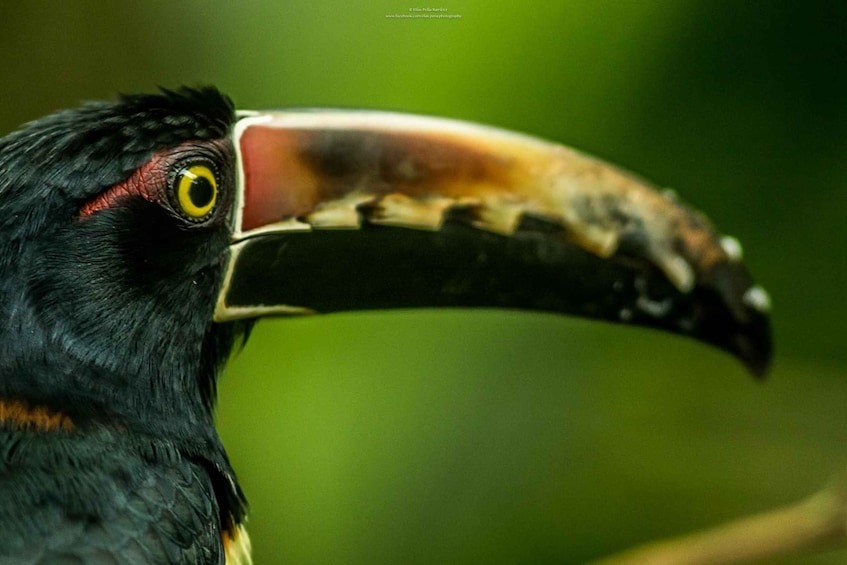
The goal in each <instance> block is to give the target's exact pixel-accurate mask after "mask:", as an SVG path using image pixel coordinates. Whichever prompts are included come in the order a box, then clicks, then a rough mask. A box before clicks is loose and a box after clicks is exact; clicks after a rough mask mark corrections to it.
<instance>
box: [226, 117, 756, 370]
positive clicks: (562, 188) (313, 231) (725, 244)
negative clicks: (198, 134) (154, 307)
mask: <svg viewBox="0 0 847 565" xmlns="http://www.w3.org/2000/svg"><path fill="white" fill-rule="evenodd" d="M233 142H234V144H235V148H236V154H237V159H238V164H237V180H236V184H237V187H236V196H235V204H234V214H233V235H232V237H233V240H232V246H231V253H230V258H229V263H228V265H227V269H226V275H225V280H224V282H223V287H222V291H221V295H220V299H219V301H218V304H217V309H216V313H215V317H216V320H217V321H229V320H235V319H240V318H253V317H259V316H265V315H270V314H310V313H318V312H333V311H340V310H363V309H384V308H410V307H423V306H431V307H445V306H462V307H503V308H521V309H530V310H545V311H552V312H561V313H566V314H574V315H578V316H585V317H589V318H598V319H603V320H609V321H613V322H622V323H629V324H636V325H642V326H650V327H654V328H660V329H664V330H668V331H671V332H675V333H679V334H684V335H688V336H691V337H694V338H696V339H699V340H701V341H704V342H707V343H709V344H711V345H714V346H717V347H719V348H721V349H724V350H726V351H729V352H730V353H732V354H734V355H736V356H737V357H738V358H740V359H741V360H742V361H743V362H744V363H745V364H746V365H747V367H748V368H749V369H750V370H751V371H752V372H753V373H754V374H756V375H762V374H764V372H765V371H766V369H767V366H768V362H769V359H770V355H771V338H770V324H769V319H768V298H767V294H766V293H765V292H764V291H763V290H762V289H761V288H760V287H758V286H756V285H754V284H753V282H752V280H751V278H750V276H749V274H748V273H747V270H746V269H745V268H744V266H743V265H742V263H741V253H740V246H739V245H738V243H737V241H736V240H734V239H733V238H730V237H721V236H719V235H718V234H717V233H716V232H715V231H714V229H713V228H712V227H711V225H710V224H709V222H708V221H707V220H706V219H705V218H704V217H703V216H702V215H701V214H699V213H698V212H696V211H694V210H692V209H690V208H688V207H686V206H684V205H683V204H681V203H679V202H678V201H677V199H676V197H675V196H674V195H673V193H672V192H671V191H665V192H661V193H660V192H657V191H656V190H655V189H654V187H652V186H650V185H648V184H647V183H645V182H644V181H642V180H640V179H638V178H635V177H633V176H632V175H630V174H627V173H625V172H622V171H620V170H618V169H616V168H614V167H612V166H610V165H608V164H606V163H603V162H601V161H598V160H596V159H593V158H591V157H588V156H586V155H583V154H580V153H578V152H576V151H573V150H571V149H568V148H566V147H563V146H561V145H556V144H552V143H548V142H545V141H542V140H539V139H535V138H532V137H528V136H525V135H520V134H515V133H510V132H507V131H503V130H498V129H494V128H489V127H483V126H478V125H473V124H469V123H463V122H458V121H452V120H446V119H438V118H427V117H420V116H411V115H403V114H394V113H386V112H369V111H324V110H314V111H294V112H270V113H243V114H242V115H241V117H240V119H239V121H238V122H237V123H236V125H235V127H234V130H233Z"/></svg>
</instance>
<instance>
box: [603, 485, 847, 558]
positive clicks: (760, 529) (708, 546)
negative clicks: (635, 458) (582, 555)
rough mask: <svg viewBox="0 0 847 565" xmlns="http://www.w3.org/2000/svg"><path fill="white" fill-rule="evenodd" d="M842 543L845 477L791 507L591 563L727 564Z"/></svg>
mask: <svg viewBox="0 0 847 565" xmlns="http://www.w3.org/2000/svg"><path fill="white" fill-rule="evenodd" d="M845 546H847V481H846V480H844V478H842V479H841V480H839V481H834V482H833V483H832V484H831V485H830V486H829V487H828V488H826V489H824V490H822V491H820V492H818V493H817V494H815V495H813V496H811V497H809V498H807V499H805V500H803V501H801V502H799V503H797V504H794V505H791V506H786V507H783V508H778V509H775V510H772V511H769V512H764V513H762V514H757V515H754V516H750V517H747V518H742V519H740V520H737V521H735V522H730V523H728V524H725V525H722V526H718V527H716V528H713V529H710V530H706V531H703V532H697V533H693V534H689V535H685V536H682V537H679V538H674V539H670V540H665V541H659V542H653V543H648V544H646V545H644V546H641V547H637V548H635V549H632V550H628V551H626V552H624V553H621V554H618V555H615V556H612V557H609V558H606V559H603V560H601V561H598V562H595V563H594V564H593V565H683V564H684V565H729V564H736V565H737V564H741V563H754V562H757V561H761V560H763V559H767V558H773V557H783V556H787V555H797V554H807V553H813V552H818V551H823V550H827V549H834V548H837V547H845Z"/></svg>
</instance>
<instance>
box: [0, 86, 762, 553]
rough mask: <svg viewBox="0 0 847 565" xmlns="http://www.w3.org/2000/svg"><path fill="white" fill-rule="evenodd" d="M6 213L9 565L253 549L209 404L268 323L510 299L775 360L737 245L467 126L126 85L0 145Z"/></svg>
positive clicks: (592, 170) (633, 182)
mask: <svg viewBox="0 0 847 565" xmlns="http://www.w3.org/2000/svg"><path fill="white" fill-rule="evenodd" d="M0 206H2V208H0V210H2V216H0V246H2V252H0V264H2V271H0V272H1V273H2V274H1V275H0V333H1V334H2V337H0V372H2V377H0V513H2V515H0V563H54V562H61V563H118V562H120V563H223V562H227V563H237V562H239V560H241V562H246V560H248V559H249V555H248V551H249V549H248V542H247V538H246V535H245V534H243V533H242V529H241V526H242V523H243V518H244V514H245V499H244V496H243V494H242V491H241V490H240V488H239V486H238V482H237V480H236V478H235V474H234V472H233V470H232V468H231V466H230V463H229V461H228V460H227V456H226V453H225V451H224V449H223V447H222V445H221V443H220V440H219V438H218V435H217V434H216V432H215V429H214V424H213V408H214V403H215V386H216V379H217V377H218V373H219V371H220V369H221V367H222V365H223V364H224V362H225V361H226V359H227V356H228V355H229V354H230V352H231V350H232V349H233V346H234V344H235V343H236V342H237V341H238V340H239V338H240V337H243V336H245V335H246V334H247V333H248V332H249V330H250V328H251V326H252V324H253V323H254V320H255V319H256V318H258V317H261V316H265V315H269V314H280V315H286V314H311V313H318V312H333V311H340V310H356V309H382V308H398V307H402V308H407V307H424V306H434V307H447V306H456V307H498V308H519V309H527V310H542V311H552V312H560V313H565V314H573V315H577V316H584V317H589V318H597V319H602V320H608V321H611V322H621V323H626V324H633V325H640V326H649V327H653V328H659V329H663V330H667V331H670V332H674V333H678V334H683V335H687V336H691V337H694V338H695V339H698V340H701V341H703V342H706V343H708V344H711V345H713V346H716V347H718V348H721V349H723V350H726V351H728V352H730V353H731V354H733V355H735V356H736V357H738V358H739V359H740V360H741V361H742V362H743V363H744V364H746V366H747V367H748V368H749V369H750V370H751V371H752V372H753V373H754V374H755V375H763V374H764V373H765V371H766V369H767V367H768V362H769V358H770V354H771V341H770V329H769V321H768V320H769V319H768V298H767V294H766V293H765V292H764V290H762V289H761V288H760V287H759V286H756V285H755V284H754V283H753V282H752V280H751V278H750V276H749V275H748V273H747V271H746V270H745V268H744V266H743V265H742V262H741V254H740V247H739V245H738V243H737V241H736V240H734V239H733V238H730V237H721V236H720V235H718V234H717V233H716V231H715V230H714V229H713V228H712V227H711V225H710V223H709V222H708V221H707V220H706V218H705V217H704V216H703V215H701V214H700V213H698V212H696V211H694V210H692V209H691V208H688V207H686V206H685V205H683V204H682V203H680V202H679V201H678V200H677V198H676V197H675V196H674V195H673V194H672V193H671V192H669V191H665V192H660V191H657V190H655V189H654V188H653V187H651V186H650V185H649V184H647V183H646V182H644V181H642V180H640V179H638V178H636V177H634V176H632V175H630V174H628V173H625V172H623V171H621V170H618V169H616V168H614V167H612V166H610V165H608V164H605V163H603V162H601V161H598V160H596V159H593V158H591V157H589V156H586V155H583V154H581V153H578V152H576V151H574V150H571V149H568V148H566V147H563V146H561V145H556V144H552V143H548V142H545V141H541V140H538V139H535V138H532V137H529V136H525V135H520V134H515V133H510V132H507V131H502V130H498V129H494V128H489V127H483V126H478V125H472V124H469V123H463V122H458V121H453V120H447V119H438V118H428V117H420V116H410V115H403V114H395V113H386V112H373V111H327V110H305V111H274V112H235V111H234V110H233V105H232V103H231V101H230V100H229V99H228V98H227V97H226V96H224V95H222V94H221V93H219V92H218V91H217V90H215V89H213V88H197V89H189V88H183V89H179V90H176V91H168V90H164V91H162V92H161V93H159V94H152V95H132V96H124V97H122V98H120V100H119V101H117V102H114V103H113V102H98V103H89V104H86V105H84V106H82V107H80V108H78V109H74V110H66V111H61V112H58V113H55V114H53V115H50V116H47V117H45V118H43V119H40V120H37V121H34V122H32V123H29V124H27V125H25V126H23V127H22V128H21V129H20V130H18V131H16V132H14V133H12V134H10V135H8V136H6V137H5V138H2V139H0Z"/></svg>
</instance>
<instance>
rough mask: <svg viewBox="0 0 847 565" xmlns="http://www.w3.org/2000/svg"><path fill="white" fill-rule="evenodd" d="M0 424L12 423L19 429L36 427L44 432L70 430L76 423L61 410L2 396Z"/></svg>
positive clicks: (0, 399) (0, 400)
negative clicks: (56, 410) (29, 404)
mask: <svg viewBox="0 0 847 565" xmlns="http://www.w3.org/2000/svg"><path fill="white" fill-rule="evenodd" d="M0 424H11V425H13V426H14V427H16V428H19V429H34V430H39V431H44V432H50V431H58V430H62V431H70V430H72V429H73V427H74V424H73V422H72V421H71V419H70V418H69V417H67V416H65V415H64V414H62V413H61V412H54V411H52V410H50V409H48V408H46V407H44V406H32V407H30V406H28V405H27V404H26V403H25V402H22V401H20V400H9V399H5V398H0Z"/></svg>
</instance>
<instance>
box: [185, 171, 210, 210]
mask: <svg viewBox="0 0 847 565" xmlns="http://www.w3.org/2000/svg"><path fill="white" fill-rule="evenodd" d="M214 191H215V189H214V188H213V187H212V183H211V182H209V179H207V178H206V177H196V178H195V179H194V180H192V181H191V186H190V187H189V188H188V199H189V200H191V203H192V204H194V205H195V206H197V207H198V208H203V207H204V206H208V205H209V202H211V201H212V197H213V196H214Z"/></svg>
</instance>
